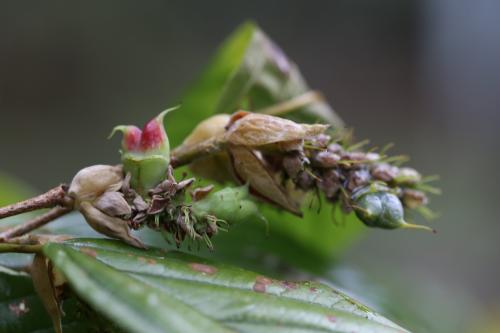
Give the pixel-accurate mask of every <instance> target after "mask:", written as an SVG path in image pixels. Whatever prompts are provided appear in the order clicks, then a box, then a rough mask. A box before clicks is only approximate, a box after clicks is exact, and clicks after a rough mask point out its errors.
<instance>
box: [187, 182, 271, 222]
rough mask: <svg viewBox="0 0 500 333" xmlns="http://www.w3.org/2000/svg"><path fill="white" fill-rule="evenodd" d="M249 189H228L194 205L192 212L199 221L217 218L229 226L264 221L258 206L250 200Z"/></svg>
mask: <svg viewBox="0 0 500 333" xmlns="http://www.w3.org/2000/svg"><path fill="white" fill-rule="evenodd" d="M248 196H249V194H248V187H247V186H240V187H227V188H224V189H222V190H220V191H217V192H215V193H212V194H210V195H208V196H207V197H206V198H204V199H202V200H200V201H196V202H195V203H193V206H192V212H193V214H194V215H195V216H196V218H198V219H203V218H205V217H206V216H210V215H211V216H215V217H216V218H217V219H221V220H224V221H226V222H227V223H229V224H236V223H240V222H244V221H248V220H249V219H251V218H257V219H260V220H262V219H263V217H262V216H261V215H260V213H259V209H258V207H257V205H256V204H255V203H254V202H253V201H251V200H249V199H248Z"/></svg>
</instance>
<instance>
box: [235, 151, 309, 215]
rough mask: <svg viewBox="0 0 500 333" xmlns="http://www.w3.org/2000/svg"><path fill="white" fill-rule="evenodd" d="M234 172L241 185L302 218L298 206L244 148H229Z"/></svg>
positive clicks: (254, 155) (252, 153)
mask: <svg viewBox="0 0 500 333" xmlns="http://www.w3.org/2000/svg"><path fill="white" fill-rule="evenodd" d="M229 152H230V154H231V157H232V161H233V167H234V171H235V173H236V175H237V177H238V178H239V180H240V181H241V183H243V184H245V183H249V185H250V188H251V190H253V191H255V192H256V194H257V195H259V196H261V197H262V198H264V199H266V200H267V201H270V202H272V203H274V204H276V205H278V206H280V207H282V208H284V209H286V210H288V211H290V212H292V213H294V214H296V215H299V216H302V212H301V211H300V207H299V204H298V203H297V202H295V201H294V200H293V199H292V198H291V197H290V196H289V195H288V193H287V192H286V191H285V189H284V188H283V187H282V186H281V185H280V184H278V183H277V182H276V180H275V179H274V177H273V175H272V174H271V172H270V171H269V170H268V169H267V168H266V166H265V165H264V164H263V162H262V161H261V160H260V159H259V158H258V157H257V155H256V154H255V153H254V152H253V151H252V150H251V149H249V148H246V147H241V146H239V147H230V148H229Z"/></svg>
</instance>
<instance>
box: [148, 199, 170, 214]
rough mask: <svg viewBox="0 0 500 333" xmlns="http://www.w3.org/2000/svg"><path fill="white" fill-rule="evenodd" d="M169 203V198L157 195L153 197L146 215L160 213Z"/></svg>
mask: <svg viewBox="0 0 500 333" xmlns="http://www.w3.org/2000/svg"><path fill="white" fill-rule="evenodd" d="M169 202H170V198H165V197H162V196H159V195H155V196H153V199H152V200H151V205H150V206H149V209H148V214H150V215H154V214H158V213H161V212H162V211H163V210H164V209H165V207H166V205H167V204H168V203H169Z"/></svg>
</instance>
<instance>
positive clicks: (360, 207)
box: [353, 188, 433, 231]
mask: <svg viewBox="0 0 500 333" xmlns="http://www.w3.org/2000/svg"><path fill="white" fill-rule="evenodd" d="M353 201H354V205H353V208H354V212H355V213H356V216H357V217H358V218H359V219H360V220H361V221H362V222H363V223H364V224H365V225H367V226H369V227H375V228H382V229H397V228H413V229H424V230H429V231H433V230H432V229H431V228H429V227H427V226H423V225H416V224H411V223H407V222H406V221H405V220H404V209H403V205H402V203H401V201H400V200H399V198H398V197H397V196H396V195H394V194H393V193H391V192H388V191H384V190H380V189H377V190H375V191H371V190H370V189H369V188H367V189H364V190H362V191H360V192H358V193H356V194H355V195H354V197H353Z"/></svg>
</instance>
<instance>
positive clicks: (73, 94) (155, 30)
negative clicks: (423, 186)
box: [0, 0, 500, 332]
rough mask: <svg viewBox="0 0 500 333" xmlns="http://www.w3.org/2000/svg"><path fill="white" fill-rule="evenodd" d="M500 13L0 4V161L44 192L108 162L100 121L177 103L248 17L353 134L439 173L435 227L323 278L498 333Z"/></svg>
mask: <svg viewBox="0 0 500 333" xmlns="http://www.w3.org/2000/svg"><path fill="white" fill-rule="evenodd" d="M499 12H500V2H498V1H494V0H478V1H474V2H472V1H464V0H458V1H456V0H438V1H435V0H426V1H396V0H394V1H389V0H383V1H376V2H375V1H369V0H355V1H352V0H351V1H347V0H342V1H338V0H333V1H251V2H242V1H238V2H236V1H211V2H208V1H207V2H202V1H198V2H195V1H147V2H139V1H106V2H99V1H95V2H94V1H72V2H71V3H69V2H66V1H44V2H38V1H6V0H2V1H0V154H1V155H0V156H1V157H0V170H1V171H2V172H5V173H6V174H8V175H11V176H14V177H16V178H18V179H21V180H23V181H25V182H26V183H27V184H30V185H32V186H33V187H34V188H36V189H37V190H40V191H42V190H45V189H48V188H50V187H52V186H54V185H55V184H57V183H60V182H67V181H69V180H70V179H71V177H72V176H73V175H74V174H75V172H76V171H77V170H79V168H81V167H83V166H87V165H91V164H95V163H117V162H118V158H119V156H118V152H117V140H114V141H106V140H105V138H106V136H107V135H108V134H109V131H110V129H111V128H112V127H113V126H114V125H116V124H117V123H143V122H145V121H146V120H147V119H149V118H150V117H151V116H153V115H155V114H156V113H157V112H159V111H161V110H163V109H165V108H166V107H168V106H171V105H172V103H174V102H175V101H176V99H177V97H178V96H179V95H180V94H181V92H182V91H183V90H184V88H186V86H187V85H188V84H189V83H190V82H191V81H192V80H193V79H194V78H195V77H196V76H197V74H198V73H199V71H200V70H201V69H202V68H203V66H204V65H205V64H206V63H207V61H208V59H209V58H210V56H211V55H212V53H213V51H214V50H215V49H216V47H217V46H218V45H219V43H220V42H221V41H222V40H223V39H224V38H225V37H226V36H227V35H228V34H229V33H230V32H231V31H232V30H233V29H234V28H235V27H236V26H237V25H239V24H240V23H241V22H242V21H244V20H246V19H254V20H255V21H256V22H257V23H258V24H259V25H260V26H261V27H262V28H263V29H264V31H266V32H267V33H268V35H270V37H271V38H272V39H274V40H275V41H276V42H277V43H278V44H279V45H280V46H281V47H282V48H283V50H284V51H285V52H286V53H287V55H288V56H289V57H290V58H291V59H292V60H294V61H295V62H296V63H297V64H298V65H299V67H300V68H301V70H302V73H303V74H304V76H305V78H306V79H307V80H308V82H309V84H310V85H311V86H312V87H313V88H315V89H318V90H321V91H323V92H324V94H325V95H326V96H327V97H328V99H329V101H330V102H331V104H332V105H333V107H334V108H335V110H336V111H337V112H338V113H339V114H340V116H342V117H343V119H344V120H345V122H346V123H347V124H348V126H351V127H354V128H355V133H356V136H357V138H358V139H364V138H369V139H370V140H371V142H372V144H374V145H384V144H385V143H387V142H395V143H396V147H395V149H394V151H393V153H405V154H409V155H410V156H411V157H412V161H411V164H412V165H413V166H415V167H416V168H418V169H419V170H421V171H422V172H423V173H425V174H439V175H440V176H441V181H440V182H439V186H440V187H441V188H442V189H443V192H444V195H442V196H440V197H433V198H432V204H431V207H433V208H434V209H435V210H437V211H439V212H440V213H441V217H440V218H439V219H438V220H436V222H433V223H435V225H434V226H435V228H436V229H438V234H437V235H430V234H424V233H418V232H406V231H394V232H387V231H378V230H370V231H369V233H367V234H366V236H365V237H364V238H363V239H362V240H360V241H359V242H358V243H357V244H355V246H353V247H351V248H350V249H349V250H347V251H346V253H345V254H344V255H343V256H342V257H341V264H340V265H339V266H337V268H335V269H334V270H333V271H332V272H331V273H330V275H331V277H332V278H333V279H334V280H335V281H337V283H338V284H341V285H343V286H344V287H345V288H346V289H347V290H349V291H351V292H355V293H356V294H358V296H360V297H361V298H362V299H363V300H364V301H365V302H367V303H369V304H373V305H374V306H375V307H381V308H383V309H386V311H387V312H389V313H391V314H393V316H398V313H401V314H400V318H401V320H402V321H407V322H410V321H411V319H408V318H409V317H411V316H407V315H406V316H405V315H404V314H402V313H403V312H406V313H408V312H412V311H413V309H415V310H414V311H416V312H419V311H421V314H420V315H419V316H417V319H414V320H415V321H419V322H420V324H421V323H422V322H425V321H426V320H427V321H428V322H429V326H427V329H428V330H429V331H436V330H435V329H434V330H433V329H431V328H429V327H436V326H432V325H433V322H435V320H436V318H443V323H442V325H443V326H441V327H440V331H442V332H445V331H449V332H458V331H467V330H469V329H468V328H467V327H468V326H469V325H473V326H474V327H475V329H474V331H479V330H480V327H481V326H485V328H484V332H493V331H494V330H495V329H494V328H493V326H492V328H486V326H488V325H489V324H488V322H489V321H490V320H493V319H492V318H495V315H498V314H499V313H500V288H499V287H498V282H499V281H500V265H499V257H500V242H499V241H498V238H499V235H500V224H499V223H498V221H497V220H498V206H497V203H496V200H497V199H498V198H499V195H498V193H497V191H496V188H495V185H497V184H499V183H500V179H499V177H498V175H497V174H496V171H497V170H498V162H499V159H500V157H499V155H498V142H497V141H498V139H499V134H498V122H499V121H500V112H499V111H498V106H499V105H500V38H499V36H500V20H499V19H498V13H499ZM420 222H421V221H420ZM291 251H292V249H291ZM429 303H431V305H429ZM445 318H446V320H447V321H446V322H444V321H445V320H444V319H445ZM477 322H479V324H477ZM434 324H435V323H434ZM409 325H410V326H411V324H409ZM423 326H424V328H422V331H425V327H426V326H425V325H423Z"/></svg>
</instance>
